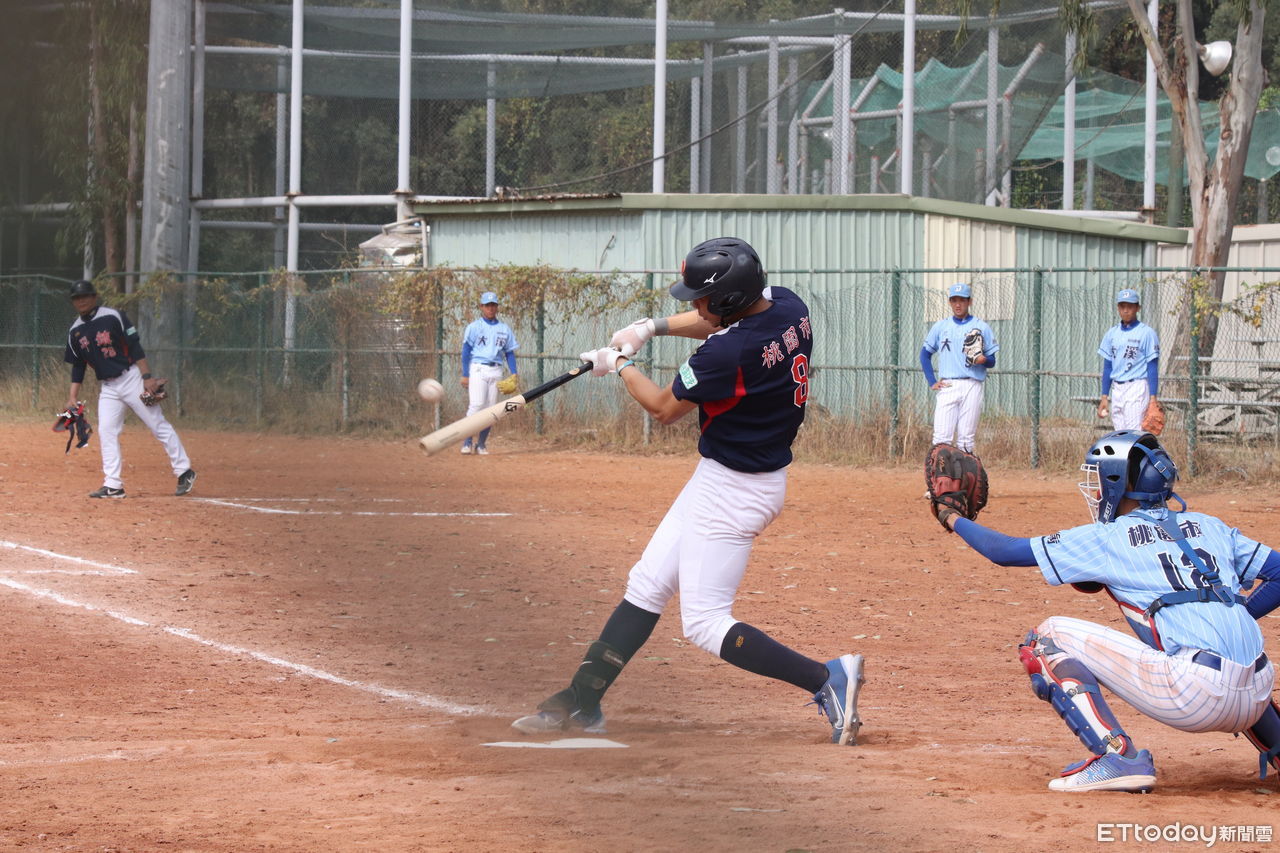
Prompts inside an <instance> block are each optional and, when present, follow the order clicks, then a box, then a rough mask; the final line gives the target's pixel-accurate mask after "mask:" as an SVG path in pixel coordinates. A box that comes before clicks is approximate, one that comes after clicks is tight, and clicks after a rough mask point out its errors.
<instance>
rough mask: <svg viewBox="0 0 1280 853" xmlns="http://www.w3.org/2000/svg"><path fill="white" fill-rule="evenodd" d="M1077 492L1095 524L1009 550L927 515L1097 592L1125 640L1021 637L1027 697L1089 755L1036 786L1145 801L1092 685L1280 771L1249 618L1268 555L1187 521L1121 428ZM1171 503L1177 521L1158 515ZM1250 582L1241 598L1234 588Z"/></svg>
mask: <svg viewBox="0 0 1280 853" xmlns="http://www.w3.org/2000/svg"><path fill="white" fill-rule="evenodd" d="M1081 470H1083V471H1084V472H1085V481H1084V482H1082V483H1081V484H1080V491H1081V492H1082V493H1083V495H1084V497H1085V502H1086V503H1087V504H1088V506H1089V511H1090V514H1091V515H1092V516H1093V519H1094V523H1093V524H1086V525H1083V526H1081V527H1075V528H1072V529H1070V530H1063V531H1060V532H1058V533H1053V534H1051V535H1048V536H1037V537H1034V538H1031V539H1019V538H1014V537H1010V536H1005V535H1004V534H1001V533H997V532H995V531H994V530H990V529H988V528H986V527H983V526H982V525H981V524H978V523H977V522H974V521H970V520H968V519H966V518H964V517H963V516H960V515H958V514H956V512H955V511H954V510H952V509H949V508H945V507H944V508H943V509H942V511H941V515H940V517H941V518H942V519H943V523H944V524H946V525H947V526H949V527H950V528H951V529H952V530H954V531H955V532H956V533H958V534H960V537H961V538H962V539H964V541H965V542H967V543H968V544H969V545H970V546H971V547H972V548H973V549H974V550H976V551H977V552H978V553H980V554H982V555H983V556H984V557H986V558H987V559H989V560H991V561H992V562H994V563H997V564H999V565H1002V566H1039V568H1040V573H1041V574H1042V575H1043V576H1044V579H1045V580H1046V581H1047V582H1048V583H1050V584H1052V585H1054V586H1057V585H1060V584H1067V583H1069V584H1071V585H1073V586H1074V587H1076V589H1079V590H1080V591H1082V592H1101V591H1103V590H1105V591H1106V592H1107V593H1108V594H1109V595H1110V596H1111V598H1112V599H1114V600H1115V602H1116V603H1117V604H1118V605H1120V612H1121V613H1122V614H1124V617H1125V619H1126V620H1127V621H1128V623H1129V627H1130V628H1132V629H1133V632H1134V633H1135V634H1136V635H1137V637H1136V638H1135V637H1130V636H1129V635H1128V634H1124V633H1121V632H1120V631H1117V630H1115V629H1113V628H1107V627H1104V626H1102V625H1096V624H1094V623H1093V622H1086V621H1084V620H1082V619H1072V618H1068V617H1065V616H1054V617H1051V618H1049V619H1046V620H1045V621H1044V622H1041V623H1040V624H1039V625H1038V626H1037V627H1036V628H1035V630H1033V631H1031V632H1030V633H1028V634H1027V636H1026V639H1024V640H1023V642H1022V645H1021V646H1020V647H1019V650H1018V656H1019V658H1020V659H1021V661H1022V664H1023V666H1024V667H1025V668H1026V670H1027V673H1028V674H1029V675H1030V676H1031V686H1032V689H1033V690H1034V691H1035V694H1036V696H1037V697H1038V698H1040V699H1042V700H1044V701H1046V702H1048V703H1050V705H1052V706H1053V709H1054V710H1055V711H1057V712H1058V715H1059V716H1061V717H1062V719H1063V720H1064V721H1065V722H1066V724H1067V727H1068V728H1069V729H1070V730H1071V731H1072V732H1073V733H1074V734H1075V735H1076V736H1077V737H1079V738H1080V740H1081V742H1082V743H1083V744H1084V745H1085V747H1086V748H1088V750H1089V751H1090V752H1091V753H1092V755H1090V756H1089V758H1087V759H1085V760H1084V761H1081V762H1078V763H1076V764H1072V765H1071V766H1069V767H1067V768H1066V769H1065V770H1063V771H1062V774H1061V776H1060V777H1059V778H1057V779H1054V780H1052V781H1051V782H1050V783H1049V787H1050V789H1052V790H1054V791H1064V792H1076V791H1132V792H1146V791H1150V790H1151V789H1152V788H1153V787H1154V786H1155V781H1156V771H1155V763H1154V761H1153V760H1152V758H1151V753H1150V752H1148V751H1147V750H1145V749H1138V747H1137V745H1136V744H1135V743H1134V742H1133V739H1132V738H1131V737H1130V736H1129V735H1128V734H1127V733H1126V732H1125V730H1124V729H1122V728H1121V727H1120V723H1119V722H1118V721H1117V720H1116V718H1115V716H1114V715H1113V714H1112V712H1111V709H1110V708H1109V707H1108V706H1107V703H1106V701H1105V700H1104V699H1103V698H1102V692H1101V690H1100V689H1099V687H1106V688H1107V689H1108V690H1110V691H1111V692H1112V693H1114V694H1116V695H1117V696H1119V697H1120V698H1121V699H1123V700H1125V701H1126V702H1128V703H1129V704H1130V705H1132V706H1133V707H1134V708H1137V709H1138V710H1139V711H1141V712H1142V713H1144V714H1146V715H1147V716H1148V717H1151V718H1152V719H1155V720H1159V721H1160V722H1162V723H1164V724H1166V725H1169V726H1172V727H1173V728H1175V729H1179V730H1181V731H1184V732H1232V733H1237V732H1243V733H1244V734H1245V735H1246V736H1247V737H1248V738H1249V740H1250V741H1251V742H1252V743H1253V744H1254V746H1256V747H1257V748H1258V750H1259V751H1260V752H1261V753H1262V758H1261V760H1260V762H1259V772H1260V773H1261V774H1262V776H1263V777H1264V778H1265V776H1266V771H1267V765H1268V762H1269V763H1270V765H1271V766H1272V767H1274V768H1275V769H1277V770H1280V713H1278V706H1277V705H1276V704H1275V703H1274V701H1273V700H1272V699H1271V690H1272V688H1273V686H1274V682H1275V668H1274V667H1273V666H1272V664H1271V662H1270V661H1269V660H1268V659H1267V656H1266V655H1265V654H1264V653H1263V650H1262V632H1261V631H1259V630H1258V625H1257V622H1256V621H1255V620H1256V619H1258V618H1260V617H1261V616H1263V615H1265V614H1266V613H1268V612H1270V610H1272V609H1273V608H1274V607H1275V606H1276V604H1277V603H1280V595H1276V594H1275V593H1276V590H1277V587H1278V586H1280V585H1278V584H1277V583H1275V581H1276V580H1278V579H1280V554H1277V553H1275V552H1273V551H1272V550H1271V549H1270V548H1268V547H1267V546H1265V545H1262V544H1259V543H1258V542H1255V541H1254V540H1252V539H1250V538H1249V537H1248V536H1245V535H1244V534H1243V533H1241V532H1240V531H1239V530H1237V529H1235V528H1233V527H1229V526H1228V525H1227V524H1225V523H1224V522H1222V521H1221V520H1220V519H1217V518H1215V517H1213V516H1211V515H1205V514H1204V513H1199V512H1187V505H1186V503H1185V502H1184V501H1183V500H1182V498H1180V497H1178V495H1177V494H1176V493H1175V492H1174V491H1173V485H1174V481H1175V480H1176V479H1177V477H1178V469H1177V468H1176V467H1175V466H1174V464H1173V460H1172V459H1170V458H1169V454H1168V453H1166V452H1165V450H1164V448H1163V447H1161V446H1160V442H1159V441H1157V440H1156V438H1155V436H1153V435H1151V434H1150V433H1145V432H1137V431H1132V430H1121V431H1119V432H1113V433H1109V434H1108V435H1105V436H1103V437H1102V438H1100V439H1098V441H1096V442H1095V443H1094V444H1093V446H1092V447H1090V448H1089V451H1088V453H1087V454H1086V455H1085V461H1084V465H1082V466H1081ZM1169 498H1173V499H1174V500H1176V501H1177V502H1178V503H1179V504H1181V506H1182V509H1181V511H1175V510H1171V509H1169V507H1168V505H1167V502H1168V499H1169ZM1259 578H1262V579H1263V580H1264V581H1265V583H1264V584H1263V586H1262V588H1261V589H1259V590H1258V591H1257V592H1255V593H1254V594H1253V595H1252V596H1250V597H1249V598H1248V599H1245V598H1244V597H1242V596H1241V595H1240V591H1241V589H1248V588H1249V587H1251V586H1253V583H1254V581H1255V580H1257V579H1259Z"/></svg>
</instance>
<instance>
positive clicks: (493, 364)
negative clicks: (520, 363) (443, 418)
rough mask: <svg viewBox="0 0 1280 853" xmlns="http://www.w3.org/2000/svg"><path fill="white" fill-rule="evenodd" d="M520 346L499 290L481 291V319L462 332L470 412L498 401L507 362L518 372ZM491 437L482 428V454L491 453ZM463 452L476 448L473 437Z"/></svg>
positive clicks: (478, 445) (478, 443)
mask: <svg viewBox="0 0 1280 853" xmlns="http://www.w3.org/2000/svg"><path fill="white" fill-rule="evenodd" d="M519 347H520V344H519V343H517V342H516V333H515V332H513V331H512V330H511V327H510V326H508V325H507V324H506V323H504V322H502V321H501V320H499V319H498V294H496V293H494V292H492V291H486V292H484V293H482V294H480V319H478V320H474V321H472V323H471V325H469V326H467V328H466V330H465V331H464V332H463V333H462V387H463V388H466V389H467V395H468V405H467V414H468V415H474V414H475V413H476V412H478V411H480V410H481V409H487V408H488V407H489V406H492V405H493V404H494V403H496V402H498V382H499V381H500V380H501V379H502V368H503V365H504V364H505V365H506V367H507V369H508V370H510V371H511V375H512V376H516V375H518V374H517V373H516V350H517V349H519ZM488 439H489V430H487V429H486V430H483V431H481V433H480V435H479V436H478V437H477V439H476V444H475V452H476V453H477V454H478V455H480V456H485V455H487V454H488V453H489V451H488V449H487V448H486V447H485V443H486V442H487V441H488ZM462 452H463V453H464V454H466V453H471V452H472V447H471V439H470V438H468V439H467V440H466V441H464V442H463V443H462Z"/></svg>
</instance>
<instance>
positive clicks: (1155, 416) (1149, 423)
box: [1142, 400, 1164, 435]
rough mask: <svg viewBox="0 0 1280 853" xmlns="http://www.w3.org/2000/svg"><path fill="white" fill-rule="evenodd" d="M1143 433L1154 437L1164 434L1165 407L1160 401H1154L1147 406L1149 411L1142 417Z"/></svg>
mask: <svg viewBox="0 0 1280 853" xmlns="http://www.w3.org/2000/svg"><path fill="white" fill-rule="evenodd" d="M1142 431H1143V432H1149V433H1151V434H1152V435H1159V434H1160V433H1162V432H1164V406H1162V405H1160V401H1159V400H1152V401H1151V402H1150V403H1148V404H1147V411H1146V413H1145V414H1144V415H1143V416H1142Z"/></svg>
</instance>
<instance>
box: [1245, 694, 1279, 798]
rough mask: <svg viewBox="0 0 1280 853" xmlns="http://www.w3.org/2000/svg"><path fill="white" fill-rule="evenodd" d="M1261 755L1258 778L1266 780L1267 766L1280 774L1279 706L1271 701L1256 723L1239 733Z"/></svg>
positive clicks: (1259, 757)
mask: <svg viewBox="0 0 1280 853" xmlns="http://www.w3.org/2000/svg"><path fill="white" fill-rule="evenodd" d="M1241 734H1243V735H1244V736H1245V737H1247V738H1248V739H1249V742H1250V743H1252V744H1253V745H1254V746H1256V747H1257V748H1258V752H1260V753H1262V754H1261V755H1260V756H1258V778H1259V779H1265V778H1267V765H1268V764H1270V765H1271V767H1272V769H1273V770H1275V771H1276V772H1277V773H1280V705H1277V704H1276V700H1274V699H1272V700H1271V704H1270V705H1268V706H1267V710H1266V711H1264V712H1263V713H1262V716H1261V717H1259V718H1258V722H1256V723H1254V724H1253V725H1252V726H1250V727H1249V728H1247V729H1245V730H1244V731H1243V732H1241Z"/></svg>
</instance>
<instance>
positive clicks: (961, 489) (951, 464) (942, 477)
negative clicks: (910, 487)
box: [924, 333, 987, 533]
mask: <svg viewBox="0 0 1280 853" xmlns="http://www.w3.org/2000/svg"><path fill="white" fill-rule="evenodd" d="M979 337H981V333H979ZM924 483H925V485H926V486H928V487H929V506H930V508H931V509H932V510H933V517H934V518H936V519H938V523H939V524H941V525H942V527H943V529H945V530H946V531H947V532H948V533H950V532H952V531H951V527H950V526H948V525H947V519H948V518H949V517H950V516H952V515H957V514H959V515H961V516H963V517H964V518H967V519H969V520H970V521H972V520H973V519H975V518H977V517H978V513H979V512H981V511H982V509H983V507H985V506H986V505H987V472H986V469H985V468H983V467H982V460H981V459H979V458H978V457H976V456H974V455H973V454H972V453H969V452H968V451H966V450H961V449H960V448H958V447H955V446H954V445H951V444H935V445H934V446H933V447H931V448H929V454H928V455H927V456H926V457H925V460H924Z"/></svg>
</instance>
